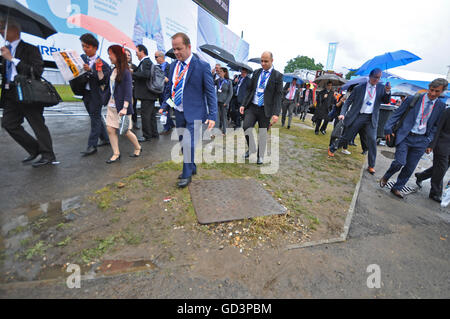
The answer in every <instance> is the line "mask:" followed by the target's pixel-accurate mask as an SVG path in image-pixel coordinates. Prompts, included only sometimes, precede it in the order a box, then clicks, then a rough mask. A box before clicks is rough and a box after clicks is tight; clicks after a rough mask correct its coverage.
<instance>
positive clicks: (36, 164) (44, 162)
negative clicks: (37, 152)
mask: <svg viewBox="0 0 450 319" xmlns="http://www.w3.org/2000/svg"><path fill="white" fill-rule="evenodd" d="M51 163H53V160H49V159H46V158H41V159H40V160H39V161H36V162H34V163H33V164H31V165H32V166H33V167H35V168H38V167H41V166H45V165H48V164H51Z"/></svg>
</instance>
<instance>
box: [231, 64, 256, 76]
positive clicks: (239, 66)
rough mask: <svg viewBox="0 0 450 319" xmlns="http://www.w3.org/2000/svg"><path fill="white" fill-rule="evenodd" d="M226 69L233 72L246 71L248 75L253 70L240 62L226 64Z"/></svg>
mask: <svg viewBox="0 0 450 319" xmlns="http://www.w3.org/2000/svg"><path fill="white" fill-rule="evenodd" d="M228 67H229V68H230V69H232V70H234V71H240V70H241V69H246V70H247V71H249V73H252V72H253V69H252V68H251V67H249V66H248V65H247V64H245V63H242V62H230V63H228Z"/></svg>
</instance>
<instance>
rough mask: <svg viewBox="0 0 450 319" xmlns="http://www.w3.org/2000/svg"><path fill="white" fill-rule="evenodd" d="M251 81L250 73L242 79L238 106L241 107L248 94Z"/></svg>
mask: <svg viewBox="0 0 450 319" xmlns="http://www.w3.org/2000/svg"><path fill="white" fill-rule="evenodd" d="M250 82H251V79H250V77H249V76H248V75H247V76H246V77H245V78H244V79H243V80H242V83H241V86H240V87H239V92H238V95H237V102H238V107H240V106H241V105H242V103H243V102H244V99H245V97H246V96H247V92H248V88H249V85H250ZM238 83H239V82H238ZM236 86H237V84H236Z"/></svg>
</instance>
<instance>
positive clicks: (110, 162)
mask: <svg viewBox="0 0 450 319" xmlns="http://www.w3.org/2000/svg"><path fill="white" fill-rule="evenodd" d="M118 161H120V155H119V157H117V158H116V159H115V160H112V159H108V160H107V161H106V164H112V163H115V162H118Z"/></svg>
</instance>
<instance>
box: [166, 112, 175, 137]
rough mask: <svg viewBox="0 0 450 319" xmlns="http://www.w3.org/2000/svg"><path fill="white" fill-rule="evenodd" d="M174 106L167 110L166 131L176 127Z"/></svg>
mask: <svg viewBox="0 0 450 319" xmlns="http://www.w3.org/2000/svg"><path fill="white" fill-rule="evenodd" d="M172 113H173V111H172V108H171V107H169V110H168V111H167V114H166V115H167V122H166V124H164V132H167V131H170V130H171V129H172V128H173V127H175V124H174V123H173V120H172Z"/></svg>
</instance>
